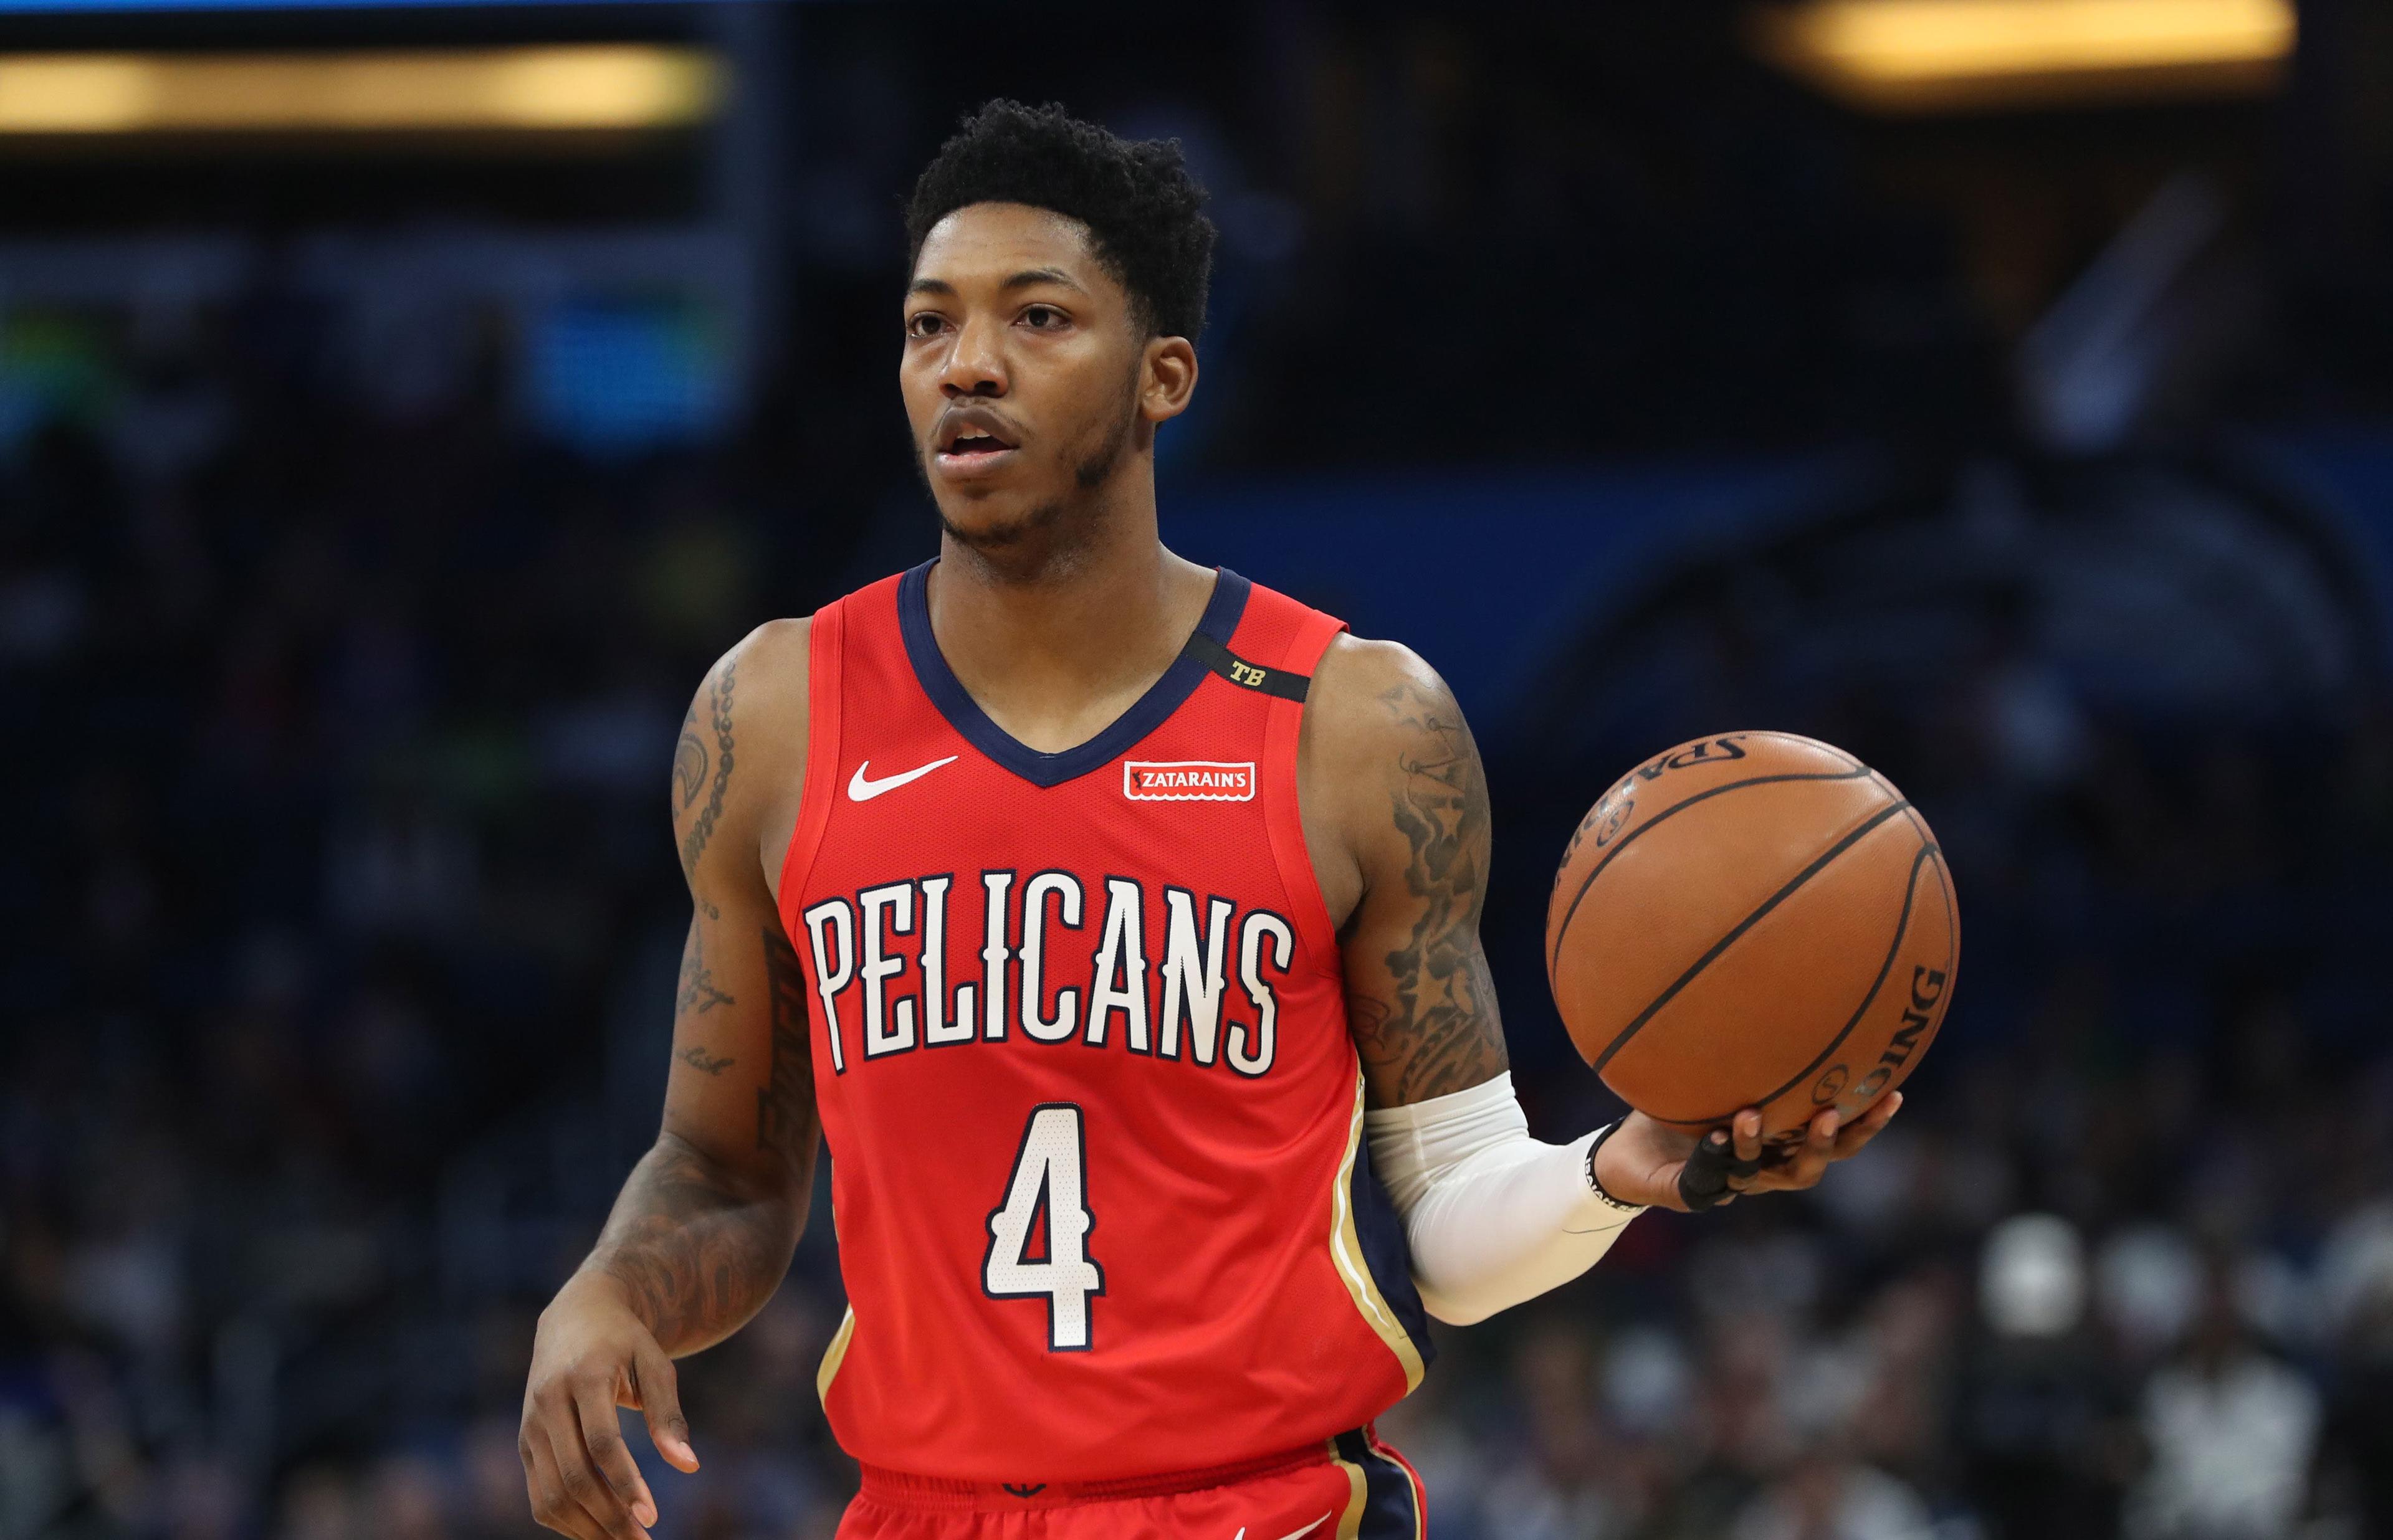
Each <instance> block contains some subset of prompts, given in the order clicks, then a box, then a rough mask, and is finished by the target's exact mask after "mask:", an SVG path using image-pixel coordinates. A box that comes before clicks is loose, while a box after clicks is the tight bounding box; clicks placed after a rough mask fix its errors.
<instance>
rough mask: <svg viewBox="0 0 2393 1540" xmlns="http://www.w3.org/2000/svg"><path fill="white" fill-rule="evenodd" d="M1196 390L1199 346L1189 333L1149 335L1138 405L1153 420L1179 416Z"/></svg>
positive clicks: (1140, 370) (1140, 378)
mask: <svg viewBox="0 0 2393 1540" xmlns="http://www.w3.org/2000/svg"><path fill="white" fill-rule="evenodd" d="M1196 394H1197V348H1196V346H1195V345H1194V344H1192V343H1191V342H1189V340H1188V339H1187V338H1186V337H1150V338H1148V339H1147V344H1146V359H1145V362H1144V364H1143V365H1141V366H1140V369H1139V392H1138V406H1139V411H1140V413H1141V415H1143V416H1144V417H1145V419H1146V420H1147V421H1148V422H1150V423H1160V422H1162V421H1164V420H1165V419H1167V418H1171V417H1177V416H1179V415H1180V414H1181V413H1182V412H1183V411H1187V410H1188V398H1190V397H1192V396H1194V395H1196Z"/></svg>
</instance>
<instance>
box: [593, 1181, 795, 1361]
mask: <svg viewBox="0 0 2393 1540" xmlns="http://www.w3.org/2000/svg"><path fill="white" fill-rule="evenodd" d="M804 1214H805V1210H804V1194H799V1196H798V1199H797V1201H796V1202H795V1203H794V1204H793V1203H791V1201H790V1199H789V1198H788V1196H787V1195H786V1194H777V1195H774V1196H771V1197H760V1196H755V1195H751V1194H743V1193H741V1192H739V1190H738V1189H737V1187H736V1186H735V1184H734V1183H733V1182H732V1181H729V1180H727V1179H726V1177H725V1176H724V1174H723V1173H722V1172H720V1171H719V1170H718V1169H717V1168H715V1167H714V1166H713V1165H712V1164H710V1163H709V1162H708V1161H707V1160H706V1159H705V1158H704V1157H703V1156H701V1155H700V1154H699V1153H698V1152H697V1151H696V1150H695V1149H693V1148H691V1147H690V1146H689V1145H688V1144H687V1143H685V1142H682V1141H681V1140H679V1139H676V1138H674V1137H673V1136H672V1135H670V1134H668V1135H666V1136H665V1137H663V1138H661V1139H659V1140H658V1141H657V1143H656V1147H655V1148H654V1149H651V1150H650V1151H649V1152H648V1153H647V1155H643V1156H641V1157H640V1163H639V1165H637V1166H635V1167H634V1168H632V1177H631V1180H630V1181H626V1182H625V1183H624V1184H623V1194H622V1196H621V1197H620V1198H618V1199H616V1201H615V1211H614V1213H613V1215H612V1216H610V1217H609V1218H608V1221H607V1229H606V1233H604V1234H602V1235H600V1236H599V1237H598V1253H597V1255H598V1259H599V1262H598V1265H599V1266H601V1267H603V1268H604V1269H605V1270H606V1272H607V1273H608V1276H610V1277H612V1278H614V1279H616V1280H617V1281H619V1282H620V1283H621V1284H622V1285H623V1286H624V1288H625V1289H626V1290H627V1291H628V1292H629V1293H630V1295H631V1298H632V1307H633V1309H634V1312H637V1313H638V1315H639V1317H640V1319H641V1320H642V1321H643V1322H645V1323H646V1324H647V1327H648V1329H649V1330H650V1331H652V1332H654V1333H655V1334H656V1338H657V1340H658V1342H659V1343H660V1344H661V1345H662V1346H663V1347H664V1349H665V1351H668V1352H690V1351H696V1350H697V1349H699V1348H702V1347H705V1346H706V1345H708V1344H709V1343H712V1342H716V1341H719V1340H721V1339H722V1338H725V1337H726V1336H728V1335H729V1334H730V1333H731V1332H733V1331H734V1330H736V1329H738V1327H739V1325H740V1323H742V1322H744V1321H746V1320H747V1319H748V1318H749V1317H750V1316H751V1315H753V1314H754V1313H755V1312H757V1310H758V1309H760V1308H761V1307H762V1306H763V1305H764V1303H765V1300H766V1299H769V1298H771V1296H772V1293H773V1291H774V1290H775V1289H777V1288H778V1287H779V1286H780V1284H781V1275H782V1274H783V1273H784V1272H788V1271H789V1266H790V1253H791V1251H792V1250H793V1249H794V1248H795V1247H796V1246H797V1239H798V1228H799V1226H800V1225H802V1224H803V1223H804Z"/></svg>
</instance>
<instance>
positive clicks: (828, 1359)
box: [815, 1305, 856, 1411]
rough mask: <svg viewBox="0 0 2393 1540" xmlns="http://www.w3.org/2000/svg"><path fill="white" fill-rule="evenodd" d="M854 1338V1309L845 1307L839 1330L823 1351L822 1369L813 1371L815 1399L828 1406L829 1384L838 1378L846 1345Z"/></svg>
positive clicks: (826, 1408)
mask: <svg viewBox="0 0 2393 1540" xmlns="http://www.w3.org/2000/svg"><path fill="white" fill-rule="evenodd" d="M855 1336H856V1307H855V1306H854V1305H850V1306H848V1307H847V1313H846V1314H845V1315H843V1316H842V1317H841V1318H840V1323H839V1330H837V1331H835V1332H833V1333H831V1338H830V1347H828V1348H825V1349H824V1350H823V1356H822V1367H820V1368H818V1369H817V1370H816V1371H815V1399H816V1400H817V1401H819V1402H821V1403H823V1407H824V1409H825V1410H826V1411H828V1410H829V1409H830V1382H831V1381H832V1380H834V1379H837V1378H838V1377H839V1366H840V1365H841V1364H844V1363H846V1362H847V1345H848V1343H849V1342H850V1341H851V1340H853V1339H854V1338H855Z"/></svg>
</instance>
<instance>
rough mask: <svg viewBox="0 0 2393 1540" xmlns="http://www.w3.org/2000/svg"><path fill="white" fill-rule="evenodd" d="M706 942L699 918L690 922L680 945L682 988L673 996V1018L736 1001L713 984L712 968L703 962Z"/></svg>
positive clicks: (703, 1011) (700, 1013) (735, 1002)
mask: <svg viewBox="0 0 2393 1540" xmlns="http://www.w3.org/2000/svg"><path fill="white" fill-rule="evenodd" d="M705 947H706V943H705V940H704V937H703V933H702V932H701V931H700V926H699V920H698V918H697V917H696V916H694V915H693V916H692V917H691V918H690V921H689V939H688V940H687V941H685V942H683V943H682V947H681V989H680V992H679V993H678V994H677V995H675V997H674V998H673V1015H674V1017H675V1019H679V1018H680V1017H683V1016H702V1015H704V1014H705V1013H706V1012H708V1011H712V1010H713V1009H714V1008H715V1007H716V1006H718V1005H737V1004H739V1001H738V1000H736V999H734V998H731V997H730V996H729V995H727V994H725V993H724V992H723V991H722V990H720V989H718V988H716V987H715V986H714V970H713V969H711V968H709V967H708V966H707V965H706V950H705Z"/></svg>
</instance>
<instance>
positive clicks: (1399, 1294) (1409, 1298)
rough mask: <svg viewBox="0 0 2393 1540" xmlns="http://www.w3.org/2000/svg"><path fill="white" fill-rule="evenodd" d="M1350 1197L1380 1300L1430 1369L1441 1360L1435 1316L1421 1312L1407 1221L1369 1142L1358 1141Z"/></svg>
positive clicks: (1356, 1229)
mask: <svg viewBox="0 0 2393 1540" xmlns="http://www.w3.org/2000/svg"><path fill="white" fill-rule="evenodd" d="M1348 1197H1349V1199H1350V1201H1351V1202H1352V1203H1353V1207H1354V1238H1355V1239H1356V1240H1358V1241H1360V1242H1361V1243H1362V1246H1363V1265H1364V1266H1365V1267H1367V1268H1369V1269H1370V1270H1371V1281H1372V1282H1374V1283H1376V1284H1378V1285H1379V1286H1380V1299H1385V1300H1386V1301H1387V1302H1388V1308H1389V1309H1390V1310H1392V1311H1393V1312H1396V1321H1397V1324H1398V1325H1402V1326H1403V1327H1404V1328H1405V1335H1406V1337H1409V1338H1412V1339H1413V1351H1415V1352H1418V1353H1419V1354H1420V1361H1421V1367H1422V1368H1423V1369H1427V1368H1428V1367H1429V1365H1430V1361H1431V1360H1432V1359H1433V1358H1435V1357H1436V1356H1437V1345H1436V1344H1435V1343H1433V1342H1432V1341H1431V1340H1430V1337H1429V1312H1428V1311H1426V1310H1424V1309H1422V1308H1421V1300H1420V1290H1419V1289H1417V1288H1415V1287H1414V1286H1413V1253H1412V1246H1411V1245H1410V1244H1409V1243H1408V1242H1406V1239H1405V1221H1404V1220H1402V1219H1401V1218H1399V1217H1398V1216H1397V1214H1396V1206H1395V1204H1394V1202H1393V1200H1391V1199H1390V1198H1389V1196H1388V1190H1387V1189H1386V1188H1385V1187H1383V1186H1381V1185H1380V1174H1379V1173H1378V1172H1377V1171H1375V1170H1373V1169H1371V1142H1370V1141H1369V1140H1367V1139H1364V1140H1357V1141H1355V1143H1354V1174H1353V1178H1352V1179H1351V1183H1350V1190H1349V1193H1348Z"/></svg>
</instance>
